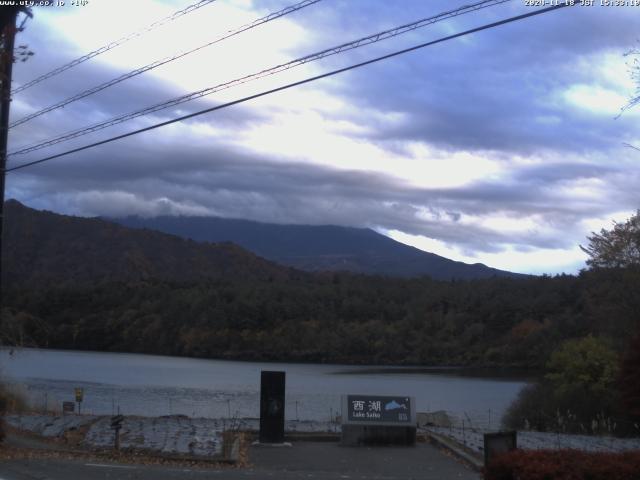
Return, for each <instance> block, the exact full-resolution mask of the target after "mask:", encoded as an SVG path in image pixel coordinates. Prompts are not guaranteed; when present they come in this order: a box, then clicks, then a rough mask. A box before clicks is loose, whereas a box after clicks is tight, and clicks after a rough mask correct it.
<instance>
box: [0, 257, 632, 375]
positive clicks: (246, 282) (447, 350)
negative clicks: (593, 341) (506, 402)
mask: <svg viewBox="0 0 640 480" xmlns="http://www.w3.org/2000/svg"><path fill="white" fill-rule="evenodd" d="M638 285H640V273H639V272H638V269H610V270H600V271H587V272H583V273H581V274H580V275H579V276H557V277H546V276H545V277H530V278H519V279H509V278H493V279H485V280H474V281H451V282H443V281H433V280H430V279H427V278H423V279H414V280H406V279H391V278H383V277H375V276H361V275H350V274H337V273H336V274H325V275H304V274H302V275H300V276H296V275H292V276H290V277H288V278H269V279H262V280H256V279H238V280H233V279H232V280H229V281H226V280H203V281H199V282H190V283H185V282H171V281H166V280H163V281H160V280H158V281H154V280H149V281H137V282H103V283H97V284H92V286H84V287H80V286H77V285H76V286H66V287H64V288H54V287H46V288H44V287H42V286H41V287H39V288H31V289H28V288H13V289H12V288H9V289H8V291H7V293H6V303H5V305H6V308H5V310H4V312H3V324H2V326H1V327H2V332H3V336H4V339H5V341H9V342H11V343H22V344H23V345H37V346H41V347H49V348H68V349H86V350H104V351H127V352H143V353H158V354H169V355H185V356H195V357H207V358H226V359H246V360H283V361H310V362H311V361H312V362H340V363H343V362H344V363H379V364H425V365H474V366H480V365H482V366H522V367H533V368H540V367H543V366H544V364H545V362H546V361H547V359H548V357H549V355H550V353H551V352H552V351H553V350H554V349H555V348H556V347H557V346H558V345H560V344H561V343H562V342H563V341H565V340H567V339H570V338H578V337H581V336H585V335H587V334H594V335H599V336H602V337H607V338H609V339H610V340H611V342H612V344H613V345H614V347H615V348H616V349H617V350H618V351H623V350H624V348H625V346H626V342H627V341H628V339H629V338H630V334H632V333H633V332H635V331H636V330H637V327H638V312H640V293H639V291H638V288H637V286H638Z"/></svg>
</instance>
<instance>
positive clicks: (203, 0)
mask: <svg viewBox="0 0 640 480" xmlns="http://www.w3.org/2000/svg"><path fill="white" fill-rule="evenodd" d="M215 1H216V0H200V1H199V2H197V3H194V4H192V5H189V6H188V7H186V8H183V9H182V10H178V11H177V12H174V13H172V14H171V15H168V16H166V17H164V18H161V19H160V20H156V21H155V22H153V23H152V24H150V25H149V26H147V27H145V28H143V29H142V30H138V31H136V32H133V33H130V34H129V35H126V36H124V37H122V38H120V39H118V40H115V41H113V42H111V43H108V44H107V45H104V46H102V47H100V48H98V49H96V50H93V51H92V52H89V53H87V54H86V55H83V56H81V57H78V58H76V59H75V60H72V61H70V62H69V63H66V64H64V65H62V66H60V67H58V68H55V69H54V70H51V71H50V72H48V73H45V74H44V75H40V76H39V77H37V78H34V79H33V80H31V81H30V82H27V83H25V84H24V85H21V86H19V87H18V88H15V89H13V90H12V92H11V93H12V94H15V93H18V92H22V91H23V90H26V89H27V88H30V87H33V86H34V85H36V84H38V83H40V82H42V81H44V80H47V79H48V78H51V77H54V76H56V75H58V74H60V73H62V72H64V71H65V70H69V69H70V68H73V67H75V66H77V65H80V64H81V63H84V62H86V61H87V60H90V59H92V58H93V57H96V56H98V55H100V54H102V53H104V52H108V51H109V50H112V49H114V48H116V47H118V46H120V45H122V44H124V43H127V42H128V41H130V40H133V39H135V38H138V37H141V36H142V35H144V34H145V33H148V32H150V31H151V30H154V29H156V28H158V27H161V26H162V25H165V24H166V23H169V22H171V21H173V20H175V19H177V18H179V17H182V16H183V15H186V14H187V13H191V12H193V11H194V10H197V9H199V8H202V7H204V6H206V5H208V4H210V3H213V2H215Z"/></svg>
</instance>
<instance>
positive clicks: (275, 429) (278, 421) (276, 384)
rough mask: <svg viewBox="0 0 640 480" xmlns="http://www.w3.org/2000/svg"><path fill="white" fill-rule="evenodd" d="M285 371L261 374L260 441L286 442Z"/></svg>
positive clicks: (263, 372)
mask: <svg viewBox="0 0 640 480" xmlns="http://www.w3.org/2000/svg"><path fill="white" fill-rule="evenodd" d="M284 385H285V372H269V371H262V372H261V374H260V436H259V439H260V443H283V442H284Z"/></svg>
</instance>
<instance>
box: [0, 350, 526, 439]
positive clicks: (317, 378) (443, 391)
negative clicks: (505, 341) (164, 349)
mask: <svg viewBox="0 0 640 480" xmlns="http://www.w3.org/2000/svg"><path fill="white" fill-rule="evenodd" d="M0 368H1V372H2V375H3V376H4V378H5V379H6V380H8V381H9V382H10V383H13V384H18V385H22V387H20V388H22V389H23V390H24V391H25V393H26V394H27V395H28V397H29V399H30V401H31V403H32V405H33V406H34V407H35V408H36V409H40V408H42V409H44V408H49V409H52V408H56V409H60V405H61V402H62V401H65V400H71V401H73V400H74V388H76V387H81V388H83V389H84V400H83V403H82V411H83V413H93V414H98V415H111V414H114V413H116V412H117V411H118V409H119V411H120V412H121V413H123V414H125V415H146V416H160V415H170V414H173V415H175V414H184V415H188V416H193V417H209V418H227V417H242V418H245V417H247V418H255V417H258V416H259V411H260V410H259V389H260V371H261V370H280V371H285V372H286V373H287V377H286V417H287V419H291V420H294V419H299V420H320V421H328V420H329V419H330V418H333V417H335V415H336V414H339V413H340V412H339V409H340V396H341V395H342V394H349V393H351V394H380V395H403V396H405V395H407V396H413V397H415V399H416V404H417V411H419V412H421V411H422V412H426V411H435V410H446V411H447V412H449V413H451V414H452V415H454V416H455V417H456V418H458V419H466V420H467V422H471V423H472V425H473V426H485V427H486V426H492V427H496V426H497V425H498V422H499V419H500V418H501V416H502V414H503V413H504V411H505V409H506V408H507V407H508V406H509V404H510V403H511V401H512V400H513V399H514V398H515V397H516V396H517V394H518V392H519V391H520V390H521V389H522V387H524V386H525V385H526V383H527V380H526V379H525V378H499V377H494V376H491V375H486V374H485V376H466V375H465V372H464V371H460V370H454V369H424V368H418V367H416V368H407V367H403V368H396V367H379V366H375V367H366V366H363V367H360V366H353V365H313V364H295V363H260V362H238V361H226V360H203V359H192V358H179V357H165V356H158V355H141V354H127V353H101V352H80V351H66V350H46V349H12V350H10V349H7V348H3V349H0ZM467 424H468V423H467Z"/></svg>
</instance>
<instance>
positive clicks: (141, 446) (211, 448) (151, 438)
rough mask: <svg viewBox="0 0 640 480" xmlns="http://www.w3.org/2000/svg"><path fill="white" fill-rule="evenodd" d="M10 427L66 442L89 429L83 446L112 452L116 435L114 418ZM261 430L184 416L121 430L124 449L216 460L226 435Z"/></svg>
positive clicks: (31, 421) (331, 427) (318, 426)
mask: <svg viewBox="0 0 640 480" xmlns="http://www.w3.org/2000/svg"><path fill="white" fill-rule="evenodd" d="M5 419H6V421H7V423H8V424H9V425H11V426H12V427H15V428H17V429H20V430H25V431H29V432H32V433H36V434H38V435H42V436H44V437H49V438H62V437H63V436H64V435H65V433H67V432H69V431H74V430H78V429H79V428H81V427H86V428H87V432H86V434H85V436H84V440H83V441H82V444H83V445H84V446H87V447H90V448H112V447H113V445H114V440H115V432H114V430H113V429H112V428H111V417H109V416H95V415H64V416H55V415H38V414H34V415H8V416H6V417H5ZM259 427H260V420H259V419H257V418H243V419H234V418H232V419H228V418H225V419H214V418H191V417H187V416H184V415H172V416H164V417H137V416H125V417H124V421H123V422H122V428H121V430H120V448H124V449H134V450H146V451H154V452H161V453H165V454H188V455H196V456H213V455H219V454H221V453H222V433H223V432H224V431H228V430H232V431H238V430H253V431H257V430H258V429H259ZM339 428H340V427H339V425H338V424H336V423H334V422H321V421H315V420H307V421H296V420H289V421H287V422H285V430H286V431H287V432H338V431H339Z"/></svg>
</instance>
